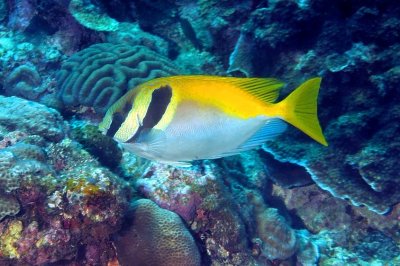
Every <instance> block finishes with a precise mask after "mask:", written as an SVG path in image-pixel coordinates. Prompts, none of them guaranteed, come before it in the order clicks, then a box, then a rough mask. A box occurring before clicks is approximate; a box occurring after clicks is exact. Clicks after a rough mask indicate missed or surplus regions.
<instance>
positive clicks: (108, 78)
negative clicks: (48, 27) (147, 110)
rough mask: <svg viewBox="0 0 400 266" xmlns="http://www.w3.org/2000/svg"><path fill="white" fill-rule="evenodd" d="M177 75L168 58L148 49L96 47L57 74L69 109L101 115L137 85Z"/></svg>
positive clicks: (175, 68)
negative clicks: (84, 108) (91, 110)
mask: <svg viewBox="0 0 400 266" xmlns="http://www.w3.org/2000/svg"><path fill="white" fill-rule="evenodd" d="M177 73H179V69H178V67H176V66H175V65H174V64H173V63H172V62H171V61H170V60H169V59H168V58H165V57H163V56H161V55H159V54H157V53H155V52H153V51H151V50H149V49H148V48H146V47H145V46H133V47H131V46H129V45H126V44H110V43H101V44H95V45H92V46H91V47H89V48H86V49H84V50H82V51H80V52H78V53H76V54H74V55H73V56H72V57H70V58H69V59H68V60H67V61H66V62H64V64H63V65H62V68H61V70H60V71H59V74H58V87H59V95H60V97H61V99H62V101H63V102H64V103H65V105H67V106H76V105H79V104H81V105H84V106H90V107H94V109H95V110H96V112H99V113H101V114H102V113H105V112H106V110H107V108H108V107H109V106H110V105H111V104H113V103H114V102H115V101H116V100H117V99H118V98H119V97H121V96H122V95H123V94H124V93H125V92H126V91H127V90H129V89H132V88H134V87H135V86H136V85H137V84H139V83H142V82H144V81H146V80H149V79H152V78H156V77H161V76H167V75H173V74H177Z"/></svg>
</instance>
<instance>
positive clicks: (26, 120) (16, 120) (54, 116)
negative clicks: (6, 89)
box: [0, 95, 65, 141]
mask: <svg viewBox="0 0 400 266" xmlns="http://www.w3.org/2000/svg"><path fill="white" fill-rule="evenodd" d="M0 125H1V126H2V127H5V128H7V129H9V130H11V131H13V130H14V129H16V128H18V130H19V131H22V132H25V133H29V134H30V135H40V136H42V137H44V138H45V139H47V140H51V141H58V140H61V139H62V138H63V137H64V134H65V133H64V131H63V130H64V123H63V120H62V118H61V115H60V114H59V113H58V112H57V111H55V110H54V109H51V108H47V107H46V106H44V105H42V104H39V103H34V102H30V101H27V100H24V99H20V98H17V97H4V96H1V95H0Z"/></svg>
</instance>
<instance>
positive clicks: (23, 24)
mask: <svg viewBox="0 0 400 266" xmlns="http://www.w3.org/2000/svg"><path fill="white" fill-rule="evenodd" d="M8 4H9V5H10V6H9V8H10V10H11V12H10V14H9V18H8V26H9V27H10V28H12V29H14V30H19V31H24V30H25V29H26V28H27V27H28V26H29V25H30V23H31V20H32V19H33V17H34V16H35V15H36V6H35V3H33V1H30V0H19V1H8Z"/></svg>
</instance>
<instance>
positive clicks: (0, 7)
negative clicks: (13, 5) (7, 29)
mask: <svg viewBox="0 0 400 266" xmlns="http://www.w3.org/2000/svg"><path fill="white" fill-rule="evenodd" d="M7 13H8V5H7V1H6V0H0V21H3V20H4V19H5V18H6V17H7Z"/></svg>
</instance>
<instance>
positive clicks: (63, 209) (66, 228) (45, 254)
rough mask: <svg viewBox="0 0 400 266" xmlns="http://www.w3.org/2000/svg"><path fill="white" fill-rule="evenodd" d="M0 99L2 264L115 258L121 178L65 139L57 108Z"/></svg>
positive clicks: (124, 200)
mask: <svg viewBox="0 0 400 266" xmlns="http://www.w3.org/2000/svg"><path fill="white" fill-rule="evenodd" d="M0 100H1V102H0V107H2V109H0V135H1V140H0V240H1V241H0V264H3V263H9V264H11V265H14V264H18V265H19V264H21V265H22V264H26V265H44V264H49V263H61V261H64V262H65V261H70V262H71V263H75V262H77V261H79V262H85V263H86V262H87V263H92V264H98V265H103V264H104V265H105V264H107V262H109V261H113V260H114V259H115V251H114V249H113V247H112V244H111V240H110V237H111V235H112V234H113V233H115V232H116V231H117V230H118V229H119V228H120V225H121V222H122V216H123V213H124V211H125V208H126V206H127V197H128V194H129V193H128V194H124V193H123V192H128V190H125V187H124V183H123V181H122V180H121V179H119V178H118V177H117V176H116V175H114V174H113V173H111V172H110V171H109V170H107V169H106V168H103V167H101V166H100V165H99V163H98V162H97V160H96V159H95V158H93V157H92V156H91V155H90V154H89V153H88V152H86V151H85V150H83V149H82V147H81V146H80V145H79V144H78V143H76V142H73V141H71V140H70V139H67V138H64V134H65V133H64V128H65V126H64V122H63V121H62V119H61V116H60V115H59V113H58V112H56V111H55V110H53V109H50V108H47V107H45V106H43V105H41V104H38V103H34V102H29V101H26V100H23V99H19V98H16V97H3V96H0ZM1 115H3V116H1Z"/></svg>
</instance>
